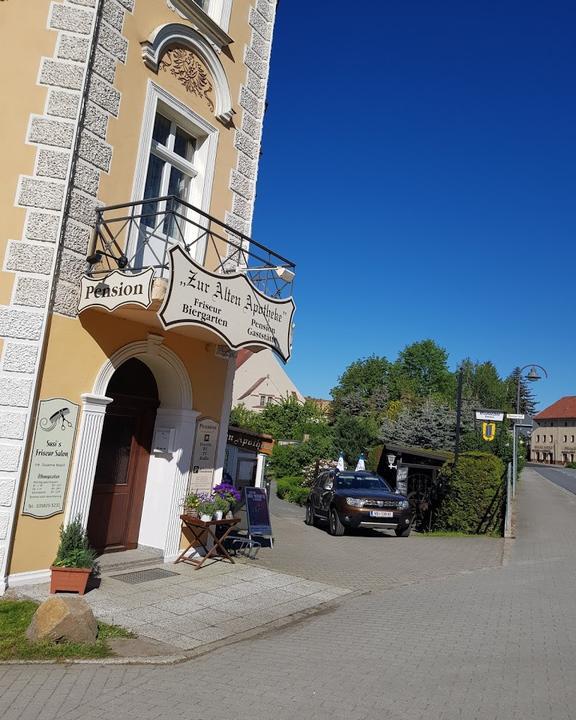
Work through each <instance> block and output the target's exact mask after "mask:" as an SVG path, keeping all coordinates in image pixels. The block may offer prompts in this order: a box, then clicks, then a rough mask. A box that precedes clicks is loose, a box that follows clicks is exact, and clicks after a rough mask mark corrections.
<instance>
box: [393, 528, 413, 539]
mask: <svg viewBox="0 0 576 720" xmlns="http://www.w3.org/2000/svg"><path fill="white" fill-rule="evenodd" d="M411 530H412V528H411V527H410V525H408V527H407V528H396V530H394V532H395V533H396V537H408V535H410V531H411Z"/></svg>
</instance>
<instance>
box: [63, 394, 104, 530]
mask: <svg viewBox="0 0 576 720" xmlns="http://www.w3.org/2000/svg"><path fill="white" fill-rule="evenodd" d="M81 397H82V417H81V420H80V429H79V431H78V440H77V442H76V448H77V449H76V454H75V457H74V469H73V471H72V479H71V482H70V489H69V490H68V504H67V508H66V516H65V522H66V523H68V522H70V521H71V520H74V519H75V518H76V517H77V516H80V519H81V520H82V524H83V525H84V527H86V525H87V523H88V513H89V512H90V501H91V499H92V488H93V487H94V475H95V474H96V463H97V462H98V452H99V450H100V440H101V438H102V427H103V425H104V417H105V415H106V407H107V406H108V405H109V404H110V403H111V402H112V398H109V397H106V396H105V395H91V394H90V393H84V394H83V395H82V396H81Z"/></svg>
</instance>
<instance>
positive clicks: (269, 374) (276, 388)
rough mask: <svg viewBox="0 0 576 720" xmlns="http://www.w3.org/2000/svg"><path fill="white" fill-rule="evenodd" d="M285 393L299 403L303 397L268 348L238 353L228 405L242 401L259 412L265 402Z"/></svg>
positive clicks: (274, 399)
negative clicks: (230, 400) (254, 351)
mask: <svg viewBox="0 0 576 720" xmlns="http://www.w3.org/2000/svg"><path fill="white" fill-rule="evenodd" d="M287 397H294V398H296V399H297V400H299V401H300V402H302V403H303V402H304V400H305V398H304V396H303V395H302V393H301V392H300V391H299V390H298V388H297V387H296V385H294V383H293V382H292V380H291V379H290V378H289V377H288V374H287V373H286V371H285V370H284V368H283V367H282V365H281V364H280V363H279V362H278V360H276V358H275V357H274V354H273V353H272V351H271V350H262V351H261V352H257V353H252V352H250V351H249V350H241V351H240V352H239V353H238V355H237V358H236V375H235V376H234V389H233V391H232V407H236V406H237V405H244V406H245V407H246V408H247V409H248V410H253V411H255V412H262V410H263V409H264V408H265V407H266V405H269V404H270V403H274V402H280V401H281V400H284V399H286V398H287Z"/></svg>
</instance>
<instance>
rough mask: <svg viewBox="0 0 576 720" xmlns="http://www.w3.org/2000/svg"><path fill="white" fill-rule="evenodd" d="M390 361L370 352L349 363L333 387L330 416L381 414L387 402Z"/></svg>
mask: <svg viewBox="0 0 576 720" xmlns="http://www.w3.org/2000/svg"><path fill="white" fill-rule="evenodd" d="M389 373H390V363H389V362H388V360H387V359H386V358H385V357H378V356H377V355H371V356H370V357H368V358H363V359H361V360H356V361H355V362H353V363H352V364H351V365H349V366H348V367H347V368H346V370H345V371H344V372H343V373H342V375H341V376H340V378H339V379H338V385H336V387H334V388H332V390H331V395H332V399H333V400H332V415H333V417H334V418H336V417H338V416H339V415H340V414H342V413H344V414H346V415H365V414H370V413H376V414H378V413H382V412H384V411H385V409H386V404H387V402H388V379H389Z"/></svg>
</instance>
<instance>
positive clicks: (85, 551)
mask: <svg viewBox="0 0 576 720" xmlns="http://www.w3.org/2000/svg"><path fill="white" fill-rule="evenodd" d="M95 570H97V563H96V552H95V551H94V550H93V549H92V548H91V547H90V543H89V542H88V537H87V535H86V531H85V530H84V527H83V525H82V523H81V521H80V518H79V517H77V518H76V519H75V520H73V521H72V522H71V523H69V524H68V525H67V526H66V527H64V526H63V525H62V526H61V527H60V544H59V546H58V552H57V554H56V559H55V560H54V562H53V564H52V567H51V568H50V571H51V577H50V592H51V593H56V592H66V591H68V592H77V593H79V594H80V595H84V593H85V592H86V585H87V584H88V579H89V577H90V575H91V574H92V572H94V571H95Z"/></svg>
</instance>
